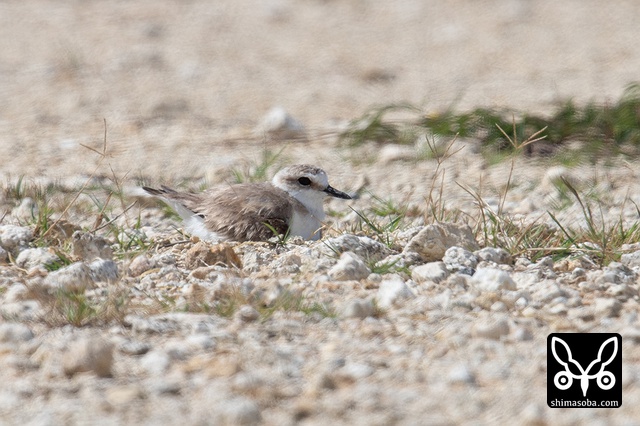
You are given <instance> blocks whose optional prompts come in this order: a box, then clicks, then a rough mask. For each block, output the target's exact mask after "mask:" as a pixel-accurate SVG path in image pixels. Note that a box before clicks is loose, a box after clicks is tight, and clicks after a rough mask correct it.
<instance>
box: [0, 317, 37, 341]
mask: <svg viewBox="0 0 640 426" xmlns="http://www.w3.org/2000/svg"><path fill="white" fill-rule="evenodd" d="M31 339H33V332H32V331H31V329H30V328H29V327H27V326H26V325H24V324H21V323H14V322H5V323H2V324H0V342H10V343H18V342H26V341H27V340H31Z"/></svg>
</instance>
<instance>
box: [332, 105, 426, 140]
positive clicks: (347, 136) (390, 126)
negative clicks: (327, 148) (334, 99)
mask: <svg viewBox="0 0 640 426" xmlns="http://www.w3.org/2000/svg"><path fill="white" fill-rule="evenodd" d="M398 111H417V108H416V107H414V106H412V105H409V104H392V105H385V106H382V107H376V108H372V109H371V110H369V111H367V112H366V113H365V114H364V115H363V116H362V117H359V118H357V119H355V120H353V121H352V122H351V123H350V125H349V128H348V129H347V130H346V131H344V132H343V133H342V134H341V135H340V140H341V141H343V142H346V143H347V145H348V146H352V147H353V146H359V145H362V144H363V143H365V142H369V141H371V142H378V143H405V144H406V143H412V142H413V141H414V140H415V136H416V134H415V133H414V132H411V131H410V128H409V127H406V126H404V127H403V126H399V125H398V124H397V123H392V122H391V123H390V122H388V121H385V119H384V118H385V115H387V114H389V113H391V112H398Z"/></svg>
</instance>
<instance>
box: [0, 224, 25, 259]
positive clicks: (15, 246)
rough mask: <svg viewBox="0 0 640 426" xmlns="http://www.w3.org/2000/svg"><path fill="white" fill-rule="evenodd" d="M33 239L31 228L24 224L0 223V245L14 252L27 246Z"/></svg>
mask: <svg viewBox="0 0 640 426" xmlns="http://www.w3.org/2000/svg"><path fill="white" fill-rule="evenodd" d="M32 239H33V230H32V229H31V228H27V227H25V226H16V225H0V246H2V247H4V248H5V249H6V250H7V251H9V252H11V253H13V254H16V253H17V252H18V251H20V250H23V249H25V248H27V247H28V244H29V241H31V240H32Z"/></svg>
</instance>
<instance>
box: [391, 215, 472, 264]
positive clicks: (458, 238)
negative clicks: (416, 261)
mask: <svg viewBox="0 0 640 426" xmlns="http://www.w3.org/2000/svg"><path fill="white" fill-rule="evenodd" d="M453 246H458V247H463V248H465V249H468V250H477V249H478V243H476V240H475V238H474V236H473V232H472V231H471V228H470V227H469V226H467V225H459V224H453V223H437V224H433V225H427V226H425V227H424V228H423V229H422V230H421V231H420V232H418V234H417V235H415V236H414V237H413V238H412V239H411V240H410V241H409V243H408V244H407V245H406V246H405V247H404V250H403V251H404V252H405V253H406V252H415V253H418V254H419V255H420V256H421V257H422V259H423V260H424V261H425V262H433V261H438V260H442V258H443V257H444V253H445V252H446V251H447V249H448V248H449V247H453Z"/></svg>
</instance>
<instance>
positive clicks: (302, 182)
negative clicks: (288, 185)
mask: <svg viewBox="0 0 640 426" xmlns="http://www.w3.org/2000/svg"><path fill="white" fill-rule="evenodd" d="M298 183H299V184H300V185H304V186H309V185H311V179H309V178H308V177H301V178H300V179H298Z"/></svg>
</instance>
